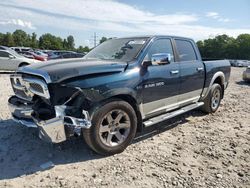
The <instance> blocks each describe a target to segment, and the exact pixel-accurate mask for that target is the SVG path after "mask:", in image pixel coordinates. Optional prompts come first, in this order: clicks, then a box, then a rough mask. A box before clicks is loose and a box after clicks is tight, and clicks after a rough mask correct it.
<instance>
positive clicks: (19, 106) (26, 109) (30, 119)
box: [8, 96, 91, 143]
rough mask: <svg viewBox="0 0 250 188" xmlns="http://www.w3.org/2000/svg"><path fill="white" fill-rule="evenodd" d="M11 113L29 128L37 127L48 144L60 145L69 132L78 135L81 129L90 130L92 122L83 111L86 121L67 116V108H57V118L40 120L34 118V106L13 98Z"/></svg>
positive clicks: (11, 99)
mask: <svg viewBox="0 0 250 188" xmlns="http://www.w3.org/2000/svg"><path fill="white" fill-rule="evenodd" d="M8 105H9V109H10V112H11V114H12V116H13V119H14V121H16V122H18V123H21V124H23V125H25V126H27V127H37V128H38V129H39V137H40V138H41V139H42V140H44V141H47V142H51V143H60V142H63V141H65V140H66V139H67V137H68V136H69V135H72V134H71V133H69V132H72V131H73V133H74V134H76V135H80V134H81V129H89V128H90V127H91V121H90V118H89V115H88V112H87V111H84V110H83V111H82V113H83V115H84V117H85V118H84V119H80V118H75V117H72V116H67V115H66V114H65V109H66V108H67V106H65V105H60V106H55V107H54V108H55V112H56V116H55V117H54V118H51V119H49V120H39V119H37V118H35V117H34V116H33V112H34V111H33V109H32V104H31V103H29V102H27V101H24V100H22V99H19V98H17V97H16V96H12V97H11V98H10V99H9V101H8Z"/></svg>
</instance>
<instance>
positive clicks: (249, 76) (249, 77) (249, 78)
mask: <svg viewBox="0 0 250 188" xmlns="http://www.w3.org/2000/svg"><path fill="white" fill-rule="evenodd" d="M242 77H243V80H245V81H246V82H250V66H248V67H247V68H246V70H245V71H244V72H243V75H242Z"/></svg>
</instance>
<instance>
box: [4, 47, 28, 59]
mask: <svg viewBox="0 0 250 188" xmlns="http://www.w3.org/2000/svg"><path fill="white" fill-rule="evenodd" d="M8 51H9V52H10V53H11V54H12V55H14V56H15V57H19V58H23V57H24V56H22V55H20V54H18V53H17V52H16V51H15V50H12V49H11V48H9V49H8Z"/></svg>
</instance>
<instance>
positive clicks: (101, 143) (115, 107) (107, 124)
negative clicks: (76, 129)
mask: <svg viewBox="0 0 250 188" xmlns="http://www.w3.org/2000/svg"><path fill="white" fill-rule="evenodd" d="M90 117H91V122H92V126H91V128H90V129H84V130H83V138H84V140H85V142H86V143H87V144H88V146H89V147H90V148H91V149H93V150H94V151H95V152H97V153H99V154H101V155H113V154H116V153H121V152H123V151H124V150H125V149H126V147H127V146H128V145H129V144H130V143H131V142H132V140H133V139H134V137H135V134H136V130H137V116H136V113H135V111H134V109H133V108H132V106H131V105H130V104H129V103H127V102H125V101H122V100H119V99H117V100H110V101H107V102H105V103H104V104H103V105H101V106H99V107H98V108H95V110H93V112H92V113H91V114H90Z"/></svg>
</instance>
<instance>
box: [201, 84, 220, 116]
mask: <svg viewBox="0 0 250 188" xmlns="http://www.w3.org/2000/svg"><path fill="white" fill-rule="evenodd" d="M221 98H222V88H221V86H220V85H219V84H213V85H212V87H211V89H210V91H209V94H208V95H207V97H206V98H205V99H204V101H203V102H204V106H203V107H202V111H204V112H206V113H213V112H216V110H217V109H218V108H219V106H220V102H221Z"/></svg>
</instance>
